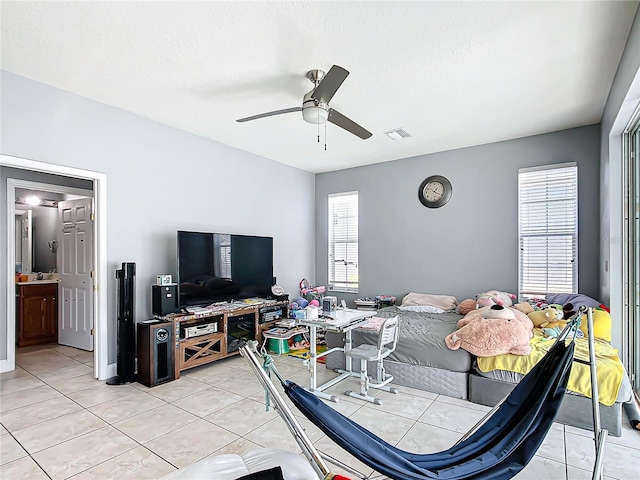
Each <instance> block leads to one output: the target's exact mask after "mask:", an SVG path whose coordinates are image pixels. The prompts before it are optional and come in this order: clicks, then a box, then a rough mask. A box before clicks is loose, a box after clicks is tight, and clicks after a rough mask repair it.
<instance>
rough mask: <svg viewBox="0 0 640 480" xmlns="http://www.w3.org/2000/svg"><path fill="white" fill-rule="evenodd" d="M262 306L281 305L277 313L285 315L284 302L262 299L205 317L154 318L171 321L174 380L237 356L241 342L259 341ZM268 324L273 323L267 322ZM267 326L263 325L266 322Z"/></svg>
mask: <svg viewBox="0 0 640 480" xmlns="http://www.w3.org/2000/svg"><path fill="white" fill-rule="evenodd" d="M265 306H269V307H272V306H280V307H281V312H280V314H281V315H282V316H284V317H286V316H287V306H288V302H287V301H269V300H264V301H262V302H260V303H258V304H250V305H244V304H243V303H240V302H239V303H232V304H224V305H217V306H215V307H213V308H212V311H211V313H207V314H172V315H167V316H166V317H160V316H156V318H157V319H160V320H163V321H171V322H173V325H174V335H175V342H174V343H175V378H176V379H178V378H180V372H181V371H183V370H187V369H189V368H193V367H197V366H199V365H204V364H205V363H210V362H214V361H216V360H220V359H221V358H226V357H229V356H231V355H237V354H238V353H239V351H238V347H239V346H240V345H241V343H242V342H243V341H244V340H255V339H256V338H257V339H259V340H260V341H261V340H262V330H263V326H262V325H263V321H264V318H263V316H264V312H263V311H262V310H263V308H262V307H265ZM267 323H269V324H271V325H273V324H275V321H270V322H267ZM214 324H215V331H214V332H211V333H207V334H204V335H200V334H198V333H197V332H196V335H195V336H190V332H189V331H188V330H189V329H194V328H195V329H198V328H203V329H207V330H208V329H209V328H210V327H211V326H212V325H214ZM265 325H266V323H265Z"/></svg>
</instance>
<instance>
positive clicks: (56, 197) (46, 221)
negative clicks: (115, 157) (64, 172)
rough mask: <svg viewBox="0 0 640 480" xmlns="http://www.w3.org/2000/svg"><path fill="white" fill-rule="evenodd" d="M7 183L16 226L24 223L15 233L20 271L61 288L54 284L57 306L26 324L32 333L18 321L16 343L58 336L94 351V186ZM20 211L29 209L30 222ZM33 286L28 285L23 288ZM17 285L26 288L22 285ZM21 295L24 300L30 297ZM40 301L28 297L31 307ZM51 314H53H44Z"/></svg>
mask: <svg viewBox="0 0 640 480" xmlns="http://www.w3.org/2000/svg"><path fill="white" fill-rule="evenodd" d="M7 187H8V188H11V187H15V192H16V193H15V198H16V203H15V208H16V210H17V211H16V222H15V225H16V229H17V228H18V218H20V219H21V226H22V231H21V232H20V235H18V234H17V233H18V232H16V242H15V248H16V251H17V250H18V249H22V252H21V253H22V255H17V254H16V269H15V270H16V273H20V274H22V275H23V276H26V277H28V278H29V279H31V280H34V279H35V278H39V279H40V281H43V280H44V281H47V282H58V285H59V288H54V289H53V291H54V292H55V291H57V292H58V293H57V297H56V298H52V299H51V300H52V301H53V302H54V304H55V305H56V306H55V307H53V306H51V307H49V308H47V309H44V310H42V309H38V308H36V309H35V313H36V315H43V312H45V313H44V314H45V318H43V319H42V321H37V320H36V321H35V322H34V320H35V319H33V318H32V319H31V321H30V322H29V323H28V325H30V330H31V331H30V332H28V333H30V335H27V332H24V333H25V334H24V335H22V334H21V333H20V332H23V330H21V328H20V327H21V325H22V324H21V323H20V322H18V326H17V327H16V328H17V335H18V343H17V346H18V347H20V346H23V345H24V344H25V343H27V344H30V345H33V344H37V343H50V342H51V341H55V342H57V343H58V344H60V345H65V346H68V347H73V348H77V349H81V350H85V351H91V352H92V351H93V350H94V339H93V333H92V332H93V325H94V322H95V319H94V314H93V274H94V268H93V250H94V242H93V235H92V233H93V228H92V226H93V220H92V218H93V215H92V212H93V191H92V190H84V189H78V188H72V187H67V186H60V185H52V184H45V183H35V182H31V181H29V180H19V179H14V178H8V179H7ZM26 187H28V188H26ZM25 209H27V210H26V212H25ZM18 210H19V211H18ZM22 212H24V213H27V215H26V217H27V221H24V219H23V217H24V216H25V215H24V213H22ZM20 213H22V215H20ZM18 236H19V237H20V241H18V239H17V237H18ZM25 238H26V239H27V241H26V242H25V241H24V239H25ZM34 277H35V278H34ZM40 285H44V284H40ZM32 288H33V286H25V287H24V292H25V293H26V292H28V291H30V290H31V289H32ZM19 290H23V288H22V287H19ZM39 290H41V289H39V288H38V290H37V291H39ZM16 298H18V297H16ZM20 298H21V300H20V304H21V305H22V303H23V302H26V301H27V300H26V298H25V299H22V297H20ZM38 300H40V297H39V296H36V297H35V298H33V299H31V300H30V301H29V302H30V304H31V305H32V307H37V306H38V305H37V303H38ZM34 302H35V304H34ZM42 303H43V305H46V303H47V299H46V298H44V299H43V302H42ZM33 311H34V310H33V308H32V309H31V312H33ZM46 312H49V313H46ZM49 315H51V318H49V319H48V318H46V317H47V316H49ZM19 317H20V315H19ZM54 317H55V318H57V322H56V321H54ZM49 324H51V325H54V326H55V327H54V329H50V328H47V329H46V330H47V332H48V335H47V336H44V337H40V338H38V334H40V333H43V332H42V331H41V330H42V329H43V328H44V326H49ZM56 324H57V325H56ZM34 329H35V331H34ZM56 332H57V334H56ZM51 333H53V334H54V335H53V336H52V335H51ZM23 336H24V337H30V338H23Z"/></svg>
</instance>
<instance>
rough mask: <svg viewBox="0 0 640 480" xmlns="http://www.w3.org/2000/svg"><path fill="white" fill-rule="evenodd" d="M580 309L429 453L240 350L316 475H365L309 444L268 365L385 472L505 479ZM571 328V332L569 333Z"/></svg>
mask: <svg viewBox="0 0 640 480" xmlns="http://www.w3.org/2000/svg"><path fill="white" fill-rule="evenodd" d="M584 312H585V309H584V308H581V309H580V311H579V312H578V313H576V314H575V315H574V316H573V317H572V318H571V319H570V320H569V322H568V325H567V327H566V328H565V329H564V330H563V331H562V333H561V334H560V336H559V337H558V338H557V339H556V341H555V343H554V345H553V346H552V348H551V349H550V350H549V352H547V354H546V355H545V356H544V358H543V359H542V360H541V361H540V362H538V364H537V365H536V366H535V367H534V368H533V369H532V370H531V371H530V372H529V373H528V374H527V375H525V377H524V378H523V379H522V380H521V381H520V382H519V383H518V385H516V387H515V388H514V389H513V391H512V392H511V393H510V394H509V395H507V396H506V397H505V398H504V399H503V400H502V401H501V402H500V403H499V404H498V405H496V406H495V407H494V408H493V410H492V411H490V412H489V413H488V414H487V415H486V416H485V418H483V419H482V420H481V421H480V422H479V423H478V424H477V425H476V426H475V427H473V428H472V429H471V430H470V431H469V432H468V433H467V434H466V435H465V436H464V437H463V438H462V439H461V440H460V441H459V442H458V443H456V444H455V445H454V446H452V447H451V448H450V449H448V450H445V451H443V452H439V453H432V454H416V453H410V452H405V451H403V450H400V449H398V448H396V447H394V446H393V445H390V444H389V443H387V442H385V441H384V440H382V439H381V438H379V437H377V436H376V435H374V434H373V433H371V432H369V431H368V430H366V429H364V428H363V427H361V426H360V425H358V424H357V423H355V422H353V421H352V420H350V419H349V418H347V417H345V416H343V415H342V414H340V413H339V412H337V411H335V410H334V409H332V408H331V407H329V406H327V405H326V404H324V403H323V402H322V401H321V400H320V399H319V398H317V397H316V396H315V395H313V394H312V393H310V392H308V391H307V390H305V389H304V388H302V387H300V386H299V385H296V384H295V383H293V382H290V381H287V380H285V379H283V378H282V377H281V375H280V374H279V373H278V371H277V370H276V369H275V367H274V365H273V361H272V359H271V357H270V356H269V355H268V354H266V352H263V353H262V356H263V358H264V360H265V361H264V365H261V364H260V362H259V360H258V358H257V355H258V352H257V342H248V343H247V344H245V345H243V346H242V347H241V348H240V353H241V354H242V355H243V356H244V357H245V358H247V360H248V361H249V363H250V365H251V367H252V369H253V370H254V373H255V374H256V376H257V377H258V379H259V380H260V382H261V383H262V385H263V387H264V388H265V392H266V395H267V408H268V406H269V400H270V399H271V400H272V401H273V403H274V407H275V408H276V410H277V412H278V413H279V414H280V416H281V417H282V419H283V420H284V422H285V424H286V425H287V427H288V428H289V430H290V432H291V434H292V435H293V436H294V438H295V440H296V442H297V443H298V445H299V446H300V448H301V449H302V452H303V454H304V455H305V456H306V457H307V459H308V460H309V462H310V464H311V466H312V467H313V468H314V470H315V471H316V473H317V474H318V477H319V478H321V479H327V478H331V472H330V470H329V468H328V466H327V464H326V463H325V461H324V460H325V459H326V460H327V461H329V462H330V463H334V464H336V465H339V466H341V467H342V468H344V469H345V470H347V471H349V472H352V473H354V474H356V475H358V476H360V478H366V477H364V476H363V475H362V474H361V473H360V472H358V471H356V470H354V469H353V468H351V467H349V466H348V465H344V464H343V463H342V462H339V461H338V460H336V459H333V458H332V457H329V456H327V455H324V454H322V453H320V452H318V451H317V450H316V448H315V447H314V445H313V443H312V442H311V441H310V440H309V438H308V437H307V435H306V434H305V432H304V430H303V429H302V427H301V426H300V424H299V423H298V421H297V420H296V418H295V416H294V415H293V413H292V412H291V410H290V409H289V407H288V406H287V404H286V403H285V401H284V399H283V397H282V396H281V395H280V393H279V391H278V390H277V389H276V387H275V385H274V384H273V383H272V382H271V379H270V378H269V375H268V372H269V371H272V372H274V374H275V375H276V376H277V377H278V379H279V380H280V383H281V384H282V386H283V387H284V389H285V393H286V394H287V396H288V397H289V398H290V399H291V401H292V402H293V403H294V405H295V406H296V408H298V409H299V410H300V411H301V412H302V413H303V414H304V415H305V416H306V417H307V418H308V419H309V420H310V421H311V422H313V423H314V424H315V425H316V426H318V428H320V429H321V430H322V431H323V432H324V433H325V434H326V435H327V436H328V437H329V438H331V439H332V440H333V441H334V442H335V443H336V444H338V445H339V446H340V447H342V448H343V449H345V450H346V451H347V452H349V453H350V454H351V455H353V456H354V457H355V458H357V459H358V460H360V461H361V462H363V463H365V464H366V465H368V466H369V467H371V468H373V469H374V470H376V471H378V472H380V473H382V474H383V475H386V476H387V477H389V478H391V479H394V480H426V479H442V480H461V479H472V478H473V479H501V478H504V479H507V478H512V477H513V476H514V475H516V474H517V473H518V472H519V471H520V470H522V469H523V468H524V467H525V466H526V465H527V464H528V462H529V461H530V460H531V458H532V457H533V456H534V455H535V452H536V451H537V449H538V448H539V446H540V444H541V443H542V441H543V440H544V438H545V436H546V434H547V432H548V430H549V428H550V427H551V424H552V423H553V420H554V419H555V416H556V413H557V411H558V408H559V407H560V404H561V403H562V399H563V396H564V393H565V390H566V385H567V381H568V378H569V373H570V370H571V364H572V360H573V351H574V342H573V338H574V337H575V333H576V331H577V329H578V327H579V325H580V320H581V318H582V315H583V314H584ZM587 322H588V332H589V335H588V336H589V360H590V361H589V363H590V367H591V368H590V371H591V389H592V403H593V425H594V439H595V449H596V459H595V465H594V470H593V476H592V479H593V480H597V479H601V480H602V479H603V474H602V454H603V452H604V444H605V441H606V437H607V431H606V430H603V429H601V427H600V410H599V402H598V386H597V381H596V363H595V350H594V340H593V333H592V332H593V317H592V311H591V309H588V311H587ZM572 333H573V336H571V338H570V339H569V337H570V335H571V334H572ZM568 339H569V340H568Z"/></svg>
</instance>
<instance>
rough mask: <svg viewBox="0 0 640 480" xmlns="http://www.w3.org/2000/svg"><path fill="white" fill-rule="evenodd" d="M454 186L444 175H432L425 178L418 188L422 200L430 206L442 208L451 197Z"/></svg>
mask: <svg viewBox="0 0 640 480" xmlns="http://www.w3.org/2000/svg"><path fill="white" fill-rule="evenodd" d="M452 193H453V187H452V186H451V182H450V181H449V180H448V179H447V178H445V177H443V176H442V175H431V176H430V177H428V178H426V179H425V180H423V182H422V183H421V184H420V188H419V189H418V198H419V199H420V202H421V203H422V204H423V205H424V206H425V207H429V208H440V207H442V206H443V205H445V204H446V203H447V202H448V201H449V199H450V198H451V194H452Z"/></svg>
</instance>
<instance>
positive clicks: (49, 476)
mask: <svg viewBox="0 0 640 480" xmlns="http://www.w3.org/2000/svg"><path fill="white" fill-rule="evenodd" d="M29 458H30V459H31V460H32V461H33V463H35V464H36V465H37V466H38V468H39V469H40V471H41V472H42V473H44V474H45V475H46V476H47V478H49V480H52V477H51V475H49V474H48V473H47V471H46V470H45V469H44V468H43V467H42V465H40V463H39V462H38V461H37V460H36V459H35V458H33V455H29Z"/></svg>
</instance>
